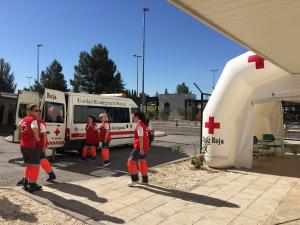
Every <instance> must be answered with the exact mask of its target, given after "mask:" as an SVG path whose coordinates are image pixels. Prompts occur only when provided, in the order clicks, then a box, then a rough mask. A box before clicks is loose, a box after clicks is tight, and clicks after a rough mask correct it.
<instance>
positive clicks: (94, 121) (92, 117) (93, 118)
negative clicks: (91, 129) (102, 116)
mask: <svg viewBox="0 0 300 225" xmlns="http://www.w3.org/2000/svg"><path fill="white" fill-rule="evenodd" d="M89 117H90V118H91V119H92V120H93V123H96V122H97V120H96V118H95V117H94V116H92V115H89V116H88V118H89Z"/></svg>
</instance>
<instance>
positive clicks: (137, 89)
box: [133, 54, 142, 106]
mask: <svg viewBox="0 0 300 225" xmlns="http://www.w3.org/2000/svg"><path fill="white" fill-rule="evenodd" d="M133 57H135V58H136V94H137V99H138V106H140V96H139V58H141V57H142V56H140V55H136V54H133Z"/></svg>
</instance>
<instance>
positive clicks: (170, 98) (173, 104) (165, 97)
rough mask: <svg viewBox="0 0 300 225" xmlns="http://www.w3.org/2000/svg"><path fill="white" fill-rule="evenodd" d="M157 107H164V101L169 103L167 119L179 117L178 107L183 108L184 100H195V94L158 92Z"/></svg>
mask: <svg viewBox="0 0 300 225" xmlns="http://www.w3.org/2000/svg"><path fill="white" fill-rule="evenodd" d="M158 99H159V107H158V110H159V111H161V110H163V109H164V106H165V104H166V103H169V104H170V117H169V119H180V115H179V114H178V110H179V109H184V107H185V101H186V100H196V95H195V94H160V95H158Z"/></svg>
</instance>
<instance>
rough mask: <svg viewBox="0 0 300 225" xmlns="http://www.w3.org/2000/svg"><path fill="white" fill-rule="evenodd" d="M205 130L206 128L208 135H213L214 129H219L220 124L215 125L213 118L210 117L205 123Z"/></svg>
mask: <svg viewBox="0 0 300 225" xmlns="http://www.w3.org/2000/svg"><path fill="white" fill-rule="evenodd" d="M205 128H208V133H209V134H214V129H220V123H215V117H212V116H210V117H209V119H208V122H205Z"/></svg>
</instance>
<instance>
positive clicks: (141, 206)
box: [130, 199, 163, 212]
mask: <svg viewBox="0 0 300 225" xmlns="http://www.w3.org/2000/svg"><path fill="white" fill-rule="evenodd" d="M162 204H163V203H160V202H151V201H149V200H148V199H146V200H143V201H139V202H137V203H134V204H132V205H130V206H131V207H133V208H135V209H138V210H142V211H144V212H148V211H151V210H152V209H155V208H157V207H159V206H160V205H162Z"/></svg>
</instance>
